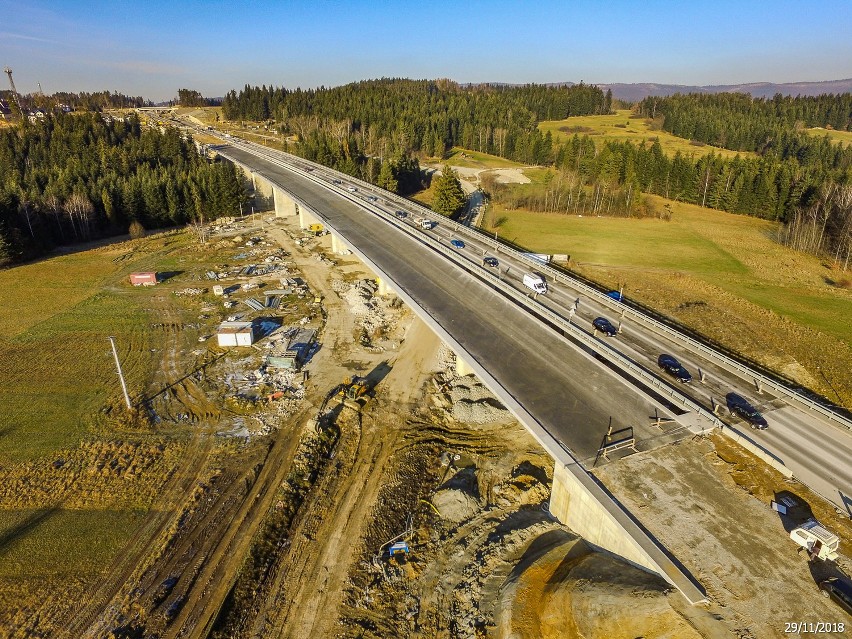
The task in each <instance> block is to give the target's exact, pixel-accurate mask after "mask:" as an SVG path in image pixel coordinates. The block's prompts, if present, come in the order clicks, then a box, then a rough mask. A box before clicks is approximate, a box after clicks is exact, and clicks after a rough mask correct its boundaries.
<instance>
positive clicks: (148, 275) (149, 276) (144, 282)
mask: <svg viewBox="0 0 852 639" xmlns="http://www.w3.org/2000/svg"><path fill="white" fill-rule="evenodd" d="M157 281H158V280H157V274H156V273H154V272H144V273H131V274H130V283H131V284H133V286H154V285H155V284H156V283H157Z"/></svg>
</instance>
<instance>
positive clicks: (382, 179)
mask: <svg viewBox="0 0 852 639" xmlns="http://www.w3.org/2000/svg"><path fill="white" fill-rule="evenodd" d="M376 184H377V185H378V186H380V187H382V188H383V189H386V190H388V191H390V192H391V193H398V192H399V182H398V181H397V179H396V176H395V175H394V170H393V167H392V166H391V163H390V162H389V161H388V160H385V161H384V162H382V168H381V170H379V177H378V179H377V180H376Z"/></svg>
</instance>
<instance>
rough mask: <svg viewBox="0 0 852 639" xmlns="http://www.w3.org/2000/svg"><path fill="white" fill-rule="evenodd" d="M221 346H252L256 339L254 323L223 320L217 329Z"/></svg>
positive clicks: (217, 336) (217, 337)
mask: <svg viewBox="0 0 852 639" xmlns="http://www.w3.org/2000/svg"><path fill="white" fill-rule="evenodd" d="M216 339H217V341H218V343H219V346H225V347H230V346H251V345H252V344H254V341H255V332H254V324H252V323H251V322H222V323H221V324H219V330H217V331H216Z"/></svg>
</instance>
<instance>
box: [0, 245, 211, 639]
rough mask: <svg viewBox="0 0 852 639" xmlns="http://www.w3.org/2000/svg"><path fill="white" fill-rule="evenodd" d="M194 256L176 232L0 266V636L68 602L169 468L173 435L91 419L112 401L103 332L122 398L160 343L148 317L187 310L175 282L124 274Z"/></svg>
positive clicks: (178, 444) (177, 453)
mask: <svg viewBox="0 0 852 639" xmlns="http://www.w3.org/2000/svg"><path fill="white" fill-rule="evenodd" d="M202 259H204V260H208V259H210V256H209V255H203V254H202V253H200V252H198V251H196V250H195V248H194V244H193V241H192V240H191V238H190V237H189V235H188V234H186V233H178V234H161V235H154V236H151V237H148V238H144V239H142V240H135V241H130V242H116V243H113V244H106V245H104V246H100V247H97V248H91V249H89V250H81V251H79V252H74V253H69V254H64V255H62V254H60V255H56V256H54V257H49V258H46V259H42V260H40V261H37V262H32V263H29V264H23V265H20V266H17V267H14V268H10V269H6V270H2V271H0V301H2V303H0V322H2V325H3V326H4V327H5V328H6V330H5V331H4V333H3V335H2V337H0V370H2V371H3V376H2V378H3V384H2V385H0V637H4V636H9V635H6V634H4V632H3V631H2V628H16V627H17V628H20V627H22V625H21V624H22V623H24V622H26V621H27V619H32V618H33V615H34V614H37V613H36V612H35V611H37V610H38V609H39V608H40V607H41V606H42V605H45V606H47V607H48V608H49V609H50V610H56V611H58V610H65V609H67V608H68V606H72V605H73V602H74V601H75V599H76V598H78V597H79V596H80V595H81V594H82V592H84V590H85V588H86V587H87V586H88V584H90V583H91V582H92V581H93V580H96V579H97V577H98V575H99V574H101V573H102V571H103V570H105V569H106V568H107V567H108V566H109V565H110V563H111V562H112V560H113V559H114V557H115V555H116V553H117V552H119V550H120V549H121V548H122V547H123V546H124V545H125V544H126V543H127V541H128V540H129V539H130V537H131V536H132V534H133V532H134V530H136V529H137V528H138V526H139V525H140V524H141V522H142V521H143V520H144V517H145V513H146V512H148V511H149V510H150V509H151V508H152V507H153V506H154V504H155V503H156V502H157V500H158V499H159V498H160V491H161V488H162V486H163V484H164V483H165V482H166V481H167V480H168V479H169V477H170V476H171V475H172V474H173V473H174V471H175V469H177V468H178V467H179V465H180V462H181V459H182V457H183V454H184V451H185V449H186V441H185V440H186V437H185V433H183V432H180V431H174V432H172V431H165V430H162V429H159V428H158V429H156V430H151V429H147V428H145V429H141V430H137V429H131V428H128V427H127V426H125V425H123V424H118V423H116V422H114V420H112V418H111V417H109V416H107V415H105V414H104V412H103V411H104V409H105V408H106V407H109V406H121V404H122V399H121V388H120V385H119V381H118V378H117V375H116V371H115V364H114V361H113V357H112V353H111V350H110V345H109V341H108V340H107V337H108V336H110V335H112V336H114V337H115V338H116V342H117V345H118V350H119V354H120V356H121V358H122V365H123V368H124V373H125V376H126V378H127V382H128V387H129V390H130V393H131V396H137V397H138V396H139V395H142V394H144V393H145V392H146V391H147V390H148V389H149V387H150V384H151V382H152V380H153V376H154V374H155V372H156V370H157V369H158V368H159V364H160V358H161V357H162V355H163V347H164V346H165V345H166V340H167V339H168V336H167V333H166V331H163V330H161V329H157V328H155V324H156V322H158V321H161V320H160V318H159V316H158V315H159V314H158V313H157V312H155V311H154V310H152V309H153V308H157V307H160V306H164V307H171V308H173V309H174V312H175V313H176V314H175V315H174V316H173V317H172V319H171V321H178V322H181V321H183V322H186V321H188V320H189V318H190V317H192V315H188V313H187V310H189V309H186V308H183V307H181V304H182V302H181V301H180V298H177V297H176V296H174V295H172V294H171V291H170V289H169V288H168V287H170V286H171V287H175V286H177V287H184V286H186V285H187V283H186V282H185V281H182V280H184V277H181V276H178V277H176V278H174V280H170V281H169V282H167V283H166V284H163V285H160V286H157V287H153V288H147V287H132V286H131V285H130V284H129V282H128V277H127V276H128V274H129V273H130V272H132V271H135V270H157V271H161V272H162V271H187V276H189V271H190V270H191V269H192V268H194V267H196V262H198V261H199V260H202ZM158 298H159V299H161V300H163V302H161V303H157V302H155V300H157V299H158ZM195 315H197V310H196V311H195ZM193 340H194V337H193ZM45 623H48V622H46V621H45Z"/></svg>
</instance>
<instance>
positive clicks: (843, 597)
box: [819, 577, 852, 615]
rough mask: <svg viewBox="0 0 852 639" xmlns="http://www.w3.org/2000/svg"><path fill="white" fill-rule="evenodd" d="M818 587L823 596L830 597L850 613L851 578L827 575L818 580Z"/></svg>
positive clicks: (851, 610)
mask: <svg viewBox="0 0 852 639" xmlns="http://www.w3.org/2000/svg"><path fill="white" fill-rule="evenodd" d="M819 589H820V590H822V594H823V596H824V597H828V598H830V599H831V600H832V601H834V603H836V604H837V605H838V606H840V607H841V608H843V609H844V610H845V611H846V612H848V613H849V614H850V615H852V580H850V579H848V578H847V577H829V578H828V579H826V580H825V581H823V582H820V584H819Z"/></svg>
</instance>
